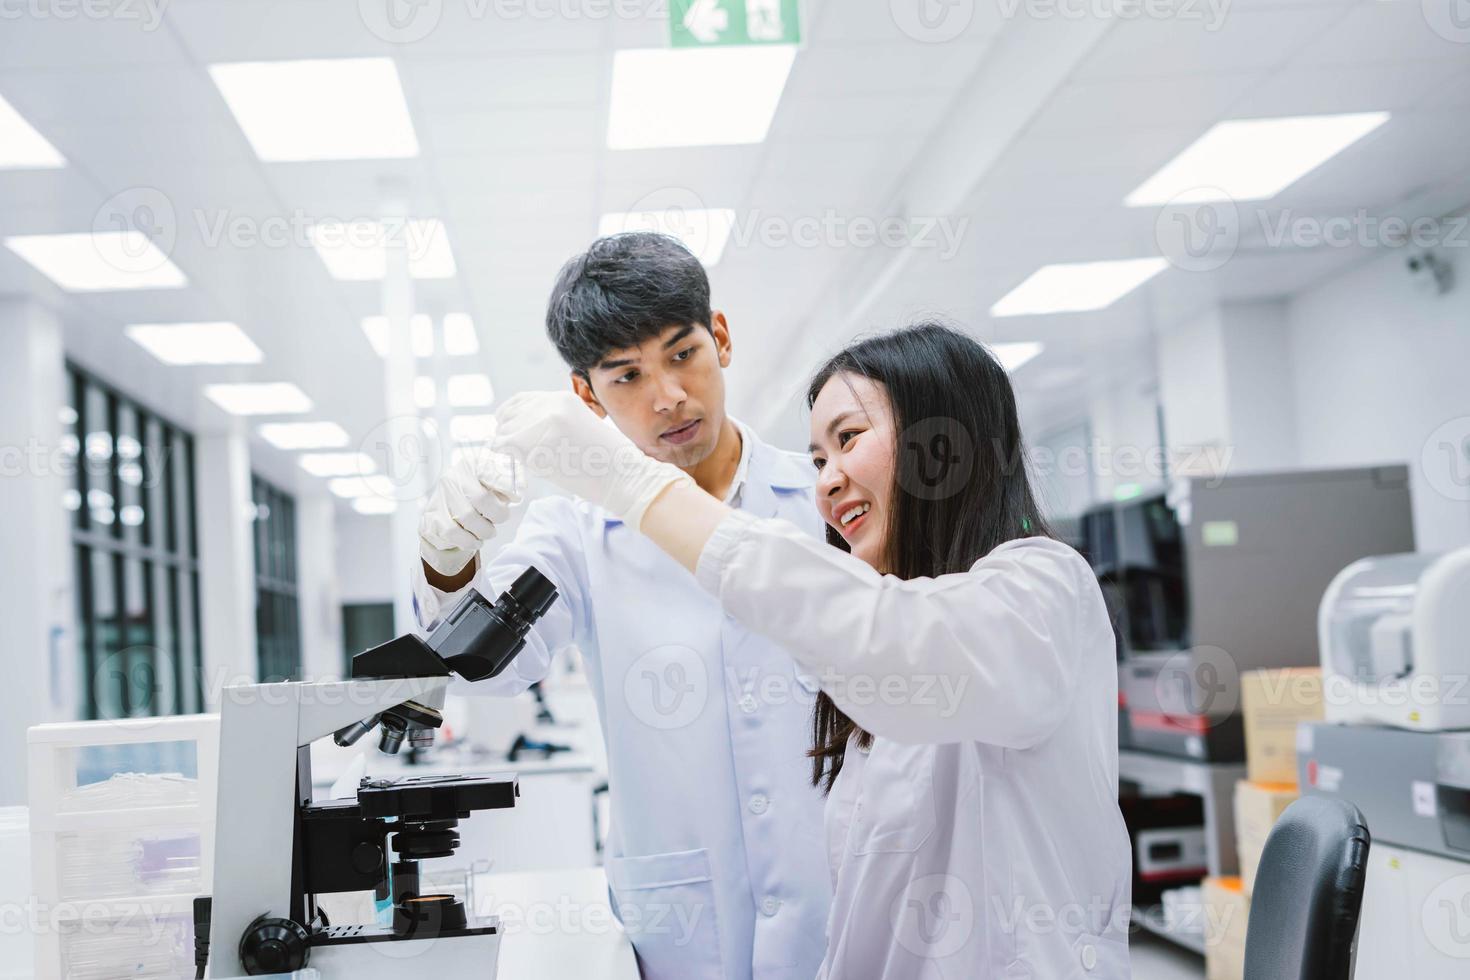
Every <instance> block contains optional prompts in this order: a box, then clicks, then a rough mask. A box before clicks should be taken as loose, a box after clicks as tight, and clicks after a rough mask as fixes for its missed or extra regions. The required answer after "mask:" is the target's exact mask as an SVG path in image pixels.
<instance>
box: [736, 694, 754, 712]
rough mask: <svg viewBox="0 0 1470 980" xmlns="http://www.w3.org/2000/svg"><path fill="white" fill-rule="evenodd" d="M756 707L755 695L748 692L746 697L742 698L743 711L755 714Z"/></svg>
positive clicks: (741, 708)
mask: <svg viewBox="0 0 1470 980" xmlns="http://www.w3.org/2000/svg"><path fill="white" fill-rule="evenodd" d="M755 708H756V704H755V695H753V694H747V695H746V696H745V697H743V698H741V699H740V710H741V711H743V712H745V713H746V714H753V713H754V712H755Z"/></svg>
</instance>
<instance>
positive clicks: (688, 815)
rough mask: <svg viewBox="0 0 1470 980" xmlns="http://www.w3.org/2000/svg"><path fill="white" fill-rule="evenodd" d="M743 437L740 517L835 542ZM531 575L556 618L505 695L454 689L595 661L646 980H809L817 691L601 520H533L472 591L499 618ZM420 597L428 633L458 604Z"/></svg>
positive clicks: (621, 851) (807, 477) (555, 512)
mask: <svg viewBox="0 0 1470 980" xmlns="http://www.w3.org/2000/svg"><path fill="white" fill-rule="evenodd" d="M741 434H742V437H743V441H742V459H741V463H740V468H739V470H738V472H737V476H736V481H735V487H733V488H732V492H735V490H736V489H738V503H737V504H736V506H739V507H741V508H743V512H749V513H751V514H752V515H757V516H760V517H780V518H782V519H783V520H785V521H791V522H794V524H796V525H800V526H802V527H804V528H805V529H806V532H805V533H809V534H812V535H815V534H817V533H819V529H820V527H821V520H820V518H819V517H818V516H817V511H816V507H815V505H814V504H813V501H812V493H813V490H812V486H813V483H814V481H815V473H814V472H813V470H812V467H811V463H810V462H808V461H807V460H806V459H805V458H804V457H800V456H796V455H794V454H791V453H784V452H781V451H779V450H777V449H774V448H772V447H770V446H768V445H765V444H764V443H762V442H760V441H759V440H758V439H756V438H755V437H754V435H753V434H752V433H751V432H750V431H749V430H748V429H746V428H744V427H742V428H741ZM788 526H791V525H788ZM797 533H802V532H797ZM528 565H535V566H536V567H537V568H539V569H540V570H541V572H542V573H543V574H545V575H546V576H548V577H549V578H550V579H551V580H552V582H554V583H555V584H556V587H557V591H558V593H559V596H558V598H557V601H556V602H555V603H554V604H553V605H552V607H551V609H550V610H549V611H548V612H547V613H546V615H545V616H544V617H543V618H542V619H541V620H540V621H539V622H538V623H537V625H536V627H535V628H534V629H533V630H532V631H531V633H530V634H529V635H528V636H527V638H526V647H525V649H524V650H522V651H521V652H520V654H519V655H518V656H517V657H516V659H515V660H513V661H512V662H511V664H510V666H508V667H507V668H506V669H505V671H504V672H503V673H502V674H501V675H500V676H499V677H496V678H494V679H492V680H488V681H482V682H480V683H478V684H473V685H465V687H464V688H452V689H455V690H459V692H460V693H466V694H468V693H488V694H514V693H517V692H519V691H523V690H525V689H526V687H527V686H529V685H530V684H531V683H533V682H535V681H537V680H540V679H541V678H543V677H545V676H546V672H547V670H548V668H549V665H550V661H551V657H552V655H553V654H554V653H556V652H557V651H558V650H560V649H561V648H563V647H566V646H569V645H575V646H576V647H577V648H578V649H579V650H580V651H581V653H582V656H583V661H584V663H585V664H586V669H587V675H588V682H589V684H590V686H591V688H592V693H593V696H594V697H595V698H596V701H597V707H598V716H599V719H600V720H601V723H602V731H603V736H604V738H605V740H606V743H607V756H608V775H609V783H610V787H611V793H610V794H609V805H610V807H611V811H612V818H611V826H610V829H609V833H608V844H607V853H606V855H605V860H604V863H605V866H606V870H607V876H608V880H609V883H610V886H611V891H612V899H613V906H614V909H615V910H616V911H617V912H618V914H619V915H620V917H621V919H622V921H623V923H624V926H625V927H626V928H627V931H628V934H629V938H630V939H631V940H632V941H633V945H634V948H635V949H636V950H637V952H638V959H639V964H640V966H641V968H642V971H643V976H644V978H645V980H666V978H667V980H707V978H708V980H811V978H812V977H813V976H814V975H815V974H816V971H817V967H818V965H819V964H820V963H821V959H822V952H823V949H824V948H825V943H824V941H823V935H822V929H823V925H824V924H825V923H826V921H827V911H828V906H829V903H830V901H831V894H832V886H831V881H830V879H829V877H828V874H827V868H826V860H825V857H824V855H823V850H822V797H821V794H820V793H819V792H818V791H817V790H816V789H815V788H813V787H812V785H811V780H810V773H811V763H810V760H808V759H807V758H806V757H805V751H806V749H807V747H808V745H809V744H810V739H811V711H812V704H813V702H814V700H815V698H816V685H815V683H814V682H811V681H809V680H806V679H803V678H799V677H798V670H797V668H796V664H795V662H794V661H793V660H792V659H791V656H790V655H789V654H788V653H786V652H785V650H783V649H782V647H781V646H780V645H779V644H778V643H775V642H772V641H771V640H769V639H767V638H766V637H764V636H761V635H758V634H756V633H753V632H751V631H750V630H748V629H746V628H745V627H744V626H742V625H741V624H739V623H737V622H736V621H735V620H734V619H733V618H731V617H730V616H728V615H726V614H725V613H724V611H723V610H721V609H720V605H719V603H718V602H717V601H716V600H715V599H713V598H712V597H711V596H709V595H708V594H707V593H705V592H704V591H703V590H701V589H700V588H699V586H698V585H697V584H696V583H695V581H694V579H693V578H691V577H690V575H689V573H688V572H687V571H685V570H684V569H683V568H681V567H680V566H679V565H678V563H677V562H675V561H674V560H673V559H671V558H669V557H668V556H667V555H665V554H664V553H663V552H662V551H660V550H659V549H658V548H657V547H656V546H655V545H654V544H653V542H651V541H649V540H648V539H647V538H645V537H643V536H642V535H641V534H639V533H638V532H637V531H635V530H633V529H632V528H629V527H626V526H624V524H623V523H622V522H621V521H619V520H617V519H616V518H613V517H611V516H609V515H608V514H607V513H606V512H604V511H602V510H600V509H599V508H596V507H593V506H591V505H589V504H587V503H584V502H577V501H573V500H571V499H569V498H567V497H550V498H543V499H540V500H536V501H534V502H533V503H532V504H531V505H530V507H529V508H528V509H527V513H526V516H525V518H524V519H523V520H522V522H521V526H520V527H519V528H518V530H517V533H516V536H515V540H514V541H511V542H510V543H508V544H507V545H506V546H505V547H503V548H502V549H501V550H500V551H498V552H497V553H496V554H495V555H494V556H493V557H492V558H491V559H490V560H489V561H488V562H486V563H485V564H484V565H483V566H482V568H481V570H480V572H479V573H478V574H477V575H476V577H475V580H474V582H473V583H471V584H472V585H473V586H474V587H475V588H477V589H479V591H480V592H481V593H482V594H483V595H485V596H486V597H488V598H490V599H491V600H493V599H495V598H496V597H497V596H498V595H499V594H500V593H501V592H502V591H503V590H504V589H505V588H506V587H507V586H509V585H510V583H511V582H512V581H513V580H514V579H515V577H516V576H517V575H519V574H520V573H521V572H522V571H523V570H524V569H525V568H526V566H528ZM416 578H417V581H416V582H415V601H416V603H417V605H418V608H419V619H420V623H421V625H423V626H425V627H428V626H430V625H431V624H432V623H434V622H435V621H436V620H437V619H438V617H439V615H440V613H441V611H442V612H447V611H449V610H450V609H453V608H454V603H455V602H456V601H457V599H458V597H457V596H455V597H445V596H444V595H443V594H442V593H437V592H436V591H435V590H433V589H431V588H430V587H429V586H428V585H427V584H426V583H425V582H424V581H423V575H422V572H421V571H420V572H419V573H418V575H417V576H416Z"/></svg>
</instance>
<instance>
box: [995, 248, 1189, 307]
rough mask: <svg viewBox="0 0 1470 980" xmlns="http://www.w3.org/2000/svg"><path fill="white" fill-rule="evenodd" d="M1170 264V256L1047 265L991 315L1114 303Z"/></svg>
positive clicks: (1003, 298) (1032, 275) (1008, 296)
mask: <svg viewBox="0 0 1470 980" xmlns="http://www.w3.org/2000/svg"><path fill="white" fill-rule="evenodd" d="M1168 265H1169V260H1168V259H1163V258H1151V259H1118V260H1113V261H1107V262H1068V263H1063V264H1060V265H1044V266H1042V267H1041V268H1040V269H1037V270H1036V271H1035V272H1033V273H1031V275H1029V276H1027V277H1026V281H1025V282H1023V283H1021V284H1020V285H1019V286H1017V287H1016V288H1015V289H1013V290H1011V291H1010V292H1009V293H1007V294H1006V295H1005V296H1003V297H1002V298H1001V299H1000V301H999V302H998V303H996V304H995V305H994V306H992V307H991V308H990V315H991V316H996V317H1000V316H1023V315H1026V314H1033V313H1081V312H1085V311H1087V310H1101V309H1104V308H1105V307H1108V306H1112V305H1113V303H1115V302H1117V301H1118V300H1119V299H1121V298H1122V297H1124V296H1126V295H1128V294H1129V293H1131V292H1132V291H1133V290H1135V289H1137V288H1138V287H1139V286H1141V285H1143V284H1144V283H1145V282H1148V280H1150V279H1152V278H1153V277H1154V276H1156V275H1158V274H1159V273H1160V272H1162V271H1164V269H1165V268H1167V267H1168Z"/></svg>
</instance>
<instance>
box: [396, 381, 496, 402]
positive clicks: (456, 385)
mask: <svg viewBox="0 0 1470 980" xmlns="http://www.w3.org/2000/svg"><path fill="white" fill-rule="evenodd" d="M447 387H448V389H449V404H450V405H451V406H453V407H454V408H481V407H483V406H485V405H489V404H490V403H491V402H493V401H495V389H494V388H492V387H491V385H490V379H489V377H487V376H486V375H483V374H456V375H452V376H451V377H450V378H449V382H448V385H447ZM438 395H439V389H438V385H436V384H435V383H434V379H433V378H430V377H418V378H414V379H413V400H414V404H416V405H417V406H418V407H419V408H433V407H434V405H435V403H436V402H437V401H438Z"/></svg>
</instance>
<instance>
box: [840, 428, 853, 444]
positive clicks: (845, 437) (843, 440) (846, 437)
mask: <svg viewBox="0 0 1470 980" xmlns="http://www.w3.org/2000/svg"><path fill="white" fill-rule="evenodd" d="M857 434H858V433H857V430H856V429H849V430H848V431H846V432H839V433H837V445H839V446H845V445H847V444H848V443H849V442H851V441H852V439H853V437H854V436H856V435H857Z"/></svg>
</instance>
